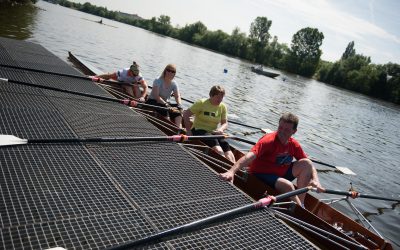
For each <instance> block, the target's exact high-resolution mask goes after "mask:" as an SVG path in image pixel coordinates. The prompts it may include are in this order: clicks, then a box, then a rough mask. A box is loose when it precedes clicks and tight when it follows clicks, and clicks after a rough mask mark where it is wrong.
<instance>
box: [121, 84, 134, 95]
mask: <svg viewBox="0 0 400 250" xmlns="http://www.w3.org/2000/svg"><path fill="white" fill-rule="evenodd" d="M122 88H123V89H124V90H125V93H127V94H128V95H130V96H134V93H133V88H132V87H130V86H123V87H122Z"/></svg>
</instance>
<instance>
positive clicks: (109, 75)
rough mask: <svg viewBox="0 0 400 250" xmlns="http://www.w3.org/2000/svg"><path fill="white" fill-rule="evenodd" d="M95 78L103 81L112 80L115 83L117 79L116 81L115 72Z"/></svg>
mask: <svg viewBox="0 0 400 250" xmlns="http://www.w3.org/2000/svg"><path fill="white" fill-rule="evenodd" d="M96 77H99V78H102V79H105V80H109V79H112V80H115V81H117V79H118V77H117V72H114V73H106V74H102V75H97V76H96Z"/></svg>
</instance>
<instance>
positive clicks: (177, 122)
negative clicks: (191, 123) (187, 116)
mask: <svg viewBox="0 0 400 250" xmlns="http://www.w3.org/2000/svg"><path fill="white" fill-rule="evenodd" d="M174 122H175V125H176V126H177V127H178V128H182V116H177V117H175V121H174Z"/></svg>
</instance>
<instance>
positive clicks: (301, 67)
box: [287, 27, 324, 77]
mask: <svg viewBox="0 0 400 250" xmlns="http://www.w3.org/2000/svg"><path fill="white" fill-rule="evenodd" d="M323 39H324V34H323V33H322V32H319V31H318V29H315V28H310V27H307V28H303V29H301V30H299V31H298V32H296V34H294V35H293V38H292V44H291V49H290V53H289V55H288V59H287V69H288V70H289V71H291V72H295V73H297V74H300V75H303V76H308V77H309V76H312V75H314V73H315V72H316V70H317V68H318V64H319V61H320V57H321V54H322V51H321V49H320V46H321V45H322V41H323Z"/></svg>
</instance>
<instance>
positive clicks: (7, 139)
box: [0, 135, 226, 147]
mask: <svg viewBox="0 0 400 250" xmlns="http://www.w3.org/2000/svg"><path fill="white" fill-rule="evenodd" d="M223 138H226V136H225V135H194V136H187V135H172V136H154V137H116V138H112V137H94V138H56V139H21V138H18V137H16V136H14V135H0V147H2V146H12V145H20V144H34V143H78V142H88V143H90V142H139V141H174V142H185V141H191V140H215V139H223Z"/></svg>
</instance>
